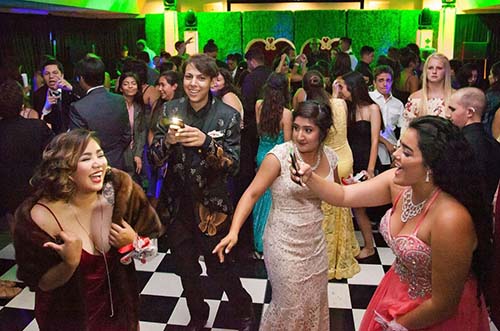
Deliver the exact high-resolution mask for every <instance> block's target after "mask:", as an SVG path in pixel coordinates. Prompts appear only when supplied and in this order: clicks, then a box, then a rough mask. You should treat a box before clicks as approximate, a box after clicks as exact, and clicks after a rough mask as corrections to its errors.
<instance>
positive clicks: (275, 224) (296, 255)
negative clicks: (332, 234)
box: [260, 142, 337, 331]
mask: <svg viewBox="0 0 500 331" xmlns="http://www.w3.org/2000/svg"><path fill="white" fill-rule="evenodd" d="M290 146H291V143H290V142H286V143H284V144H281V145H277V146H276V147H274V148H273V149H272V150H271V151H270V152H269V153H271V154H273V155H275V156H276V157H277V159H278V160H279V161H280V163H281V174H280V176H279V177H278V178H277V179H276V180H275V181H274V183H273V185H272V186H271V193H272V206H271V211H270V214H269V219H268V221H267V225H266V229H265V231H264V252H265V254H264V260H265V263H266V268H267V272H268V276H269V281H270V283H271V286H272V299H271V303H270V304H269V307H268V308H267V310H266V311H265V313H264V316H263V317H262V321H261V324H260V330H261V331H262V330H269V331H271V330H272V331H279V330H286V331H306V330H325V331H328V330H329V329H330V325H329V311H328V294H327V288H328V275H327V272H328V258H327V252H326V243H325V238H324V234H323V230H322V227H321V226H322V221H323V213H322V212H321V200H320V199H318V198H317V197H316V196H315V195H314V194H313V193H312V192H311V191H309V189H307V188H304V187H301V186H299V185H297V184H295V183H294V182H292V180H291V179H290V170H289V163H288V158H289V156H288V155H289V151H290ZM325 154H326V156H327V158H328V161H329V163H330V167H331V170H330V173H329V175H328V177H327V179H328V180H332V181H333V169H334V168H335V167H336V165H337V155H336V154H335V152H334V151H333V150H332V149H330V148H328V147H325Z"/></svg>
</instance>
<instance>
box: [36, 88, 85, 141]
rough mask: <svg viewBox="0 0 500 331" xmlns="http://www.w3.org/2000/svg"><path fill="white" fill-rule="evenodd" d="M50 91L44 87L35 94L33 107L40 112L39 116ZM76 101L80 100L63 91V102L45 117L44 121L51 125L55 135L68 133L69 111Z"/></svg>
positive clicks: (53, 107)
mask: <svg viewBox="0 0 500 331" xmlns="http://www.w3.org/2000/svg"><path fill="white" fill-rule="evenodd" d="M48 89H49V87H48V86H47V85H44V86H42V87H40V88H39V89H38V90H36V91H35V93H34V94H33V107H34V109H35V110H36V111H37V112H38V115H39V116H41V115H42V109H43V106H44V105H45V99H46V98H47V90H48ZM76 100H78V98H77V97H76V96H75V95H74V94H73V93H72V92H68V91H64V90H63V91H62V97H61V100H60V101H59V102H58V103H57V104H55V105H52V112H51V113H50V114H48V115H47V116H45V117H44V121H45V122H47V123H49V124H50V126H51V127H52V131H54V133H56V134H58V133H61V132H66V131H68V128H69V109H70V106H71V103H72V102H74V101H76Z"/></svg>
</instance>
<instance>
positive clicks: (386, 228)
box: [380, 190, 439, 299]
mask: <svg viewBox="0 0 500 331" xmlns="http://www.w3.org/2000/svg"><path fill="white" fill-rule="evenodd" d="M438 193H439V190H438V191H436V192H435V193H434V195H433V196H432V198H431V199H430V201H429V203H428V204H427V206H426V208H425V210H424V212H423V213H422V214H421V215H420V216H419V217H418V219H417V224H416V226H415V229H414V230H413V232H412V233H411V234H405V235H397V236H394V237H393V236H392V234H391V231H390V220H391V215H392V209H389V210H388V211H387V212H386V213H385V215H384V217H382V220H381V221H380V233H381V234H382V236H383V237H384V239H385V241H386V242H387V244H388V245H389V247H390V248H391V250H392V252H393V253H394V255H395V256H396V260H395V261H394V268H395V272H396V274H397V275H398V276H399V278H400V280H401V281H402V282H404V283H406V284H408V296H409V297H410V298H411V299H416V298H418V297H425V296H427V295H430V294H431V292H432V282H431V280H432V265H431V262H432V260H431V247H430V246H429V245H428V244H426V243H425V242H423V241H422V240H421V239H419V238H418V237H417V233H418V229H419V228H420V225H421V224H422V221H423V220H424V219H425V215H426V213H427V210H428V209H429V206H430V205H431V204H432V202H433V201H434V200H435V198H436V197H437V194H438ZM398 200H399V197H398V199H397V200H396V201H395V204H394V205H396V204H397V201H398Z"/></svg>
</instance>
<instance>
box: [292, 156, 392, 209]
mask: <svg viewBox="0 0 500 331" xmlns="http://www.w3.org/2000/svg"><path fill="white" fill-rule="evenodd" d="M299 166H300V170H299V175H302V176H301V177H297V176H295V177H294V175H292V178H294V179H296V180H300V179H302V183H303V185H306V186H307V187H308V188H309V189H310V190H311V191H313V192H314V193H315V194H316V195H317V196H318V197H319V198H320V199H321V200H323V201H325V202H327V203H329V204H331V205H334V206H340V207H352V208H358V207H374V206H381V205H384V204H388V203H391V202H392V197H393V196H394V194H395V193H394V191H395V190H398V188H397V187H395V184H393V183H392V178H393V177H394V172H395V169H391V170H388V171H385V172H383V173H382V174H380V175H378V176H377V177H374V178H373V179H370V180H367V181H365V182H362V183H358V184H353V185H347V186H342V185H339V184H337V183H333V182H330V181H327V180H325V179H324V178H322V177H320V176H318V175H316V174H315V173H313V172H312V171H311V167H310V166H309V165H307V164H305V163H302V162H301V163H300V165H299ZM292 172H293V170H292Z"/></svg>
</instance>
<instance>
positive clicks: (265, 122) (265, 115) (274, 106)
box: [258, 72, 290, 137]
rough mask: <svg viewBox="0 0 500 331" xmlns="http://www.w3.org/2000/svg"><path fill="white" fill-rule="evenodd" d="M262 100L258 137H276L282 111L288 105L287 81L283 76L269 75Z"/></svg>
mask: <svg viewBox="0 0 500 331" xmlns="http://www.w3.org/2000/svg"><path fill="white" fill-rule="evenodd" d="M263 93H264V100H263V101H262V108H261V111H260V118H259V127H258V129H259V135H263V134H268V135H270V136H272V137H276V136H278V134H279V132H280V122H281V119H282V118H283V110H284V109H285V107H286V106H287V105H288V102H289V99H290V93H289V92H288V79H287V77H286V76H285V75H284V74H279V73H276V72H273V73H271V75H269V77H268V78H267V81H266V85H264V88H263Z"/></svg>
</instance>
